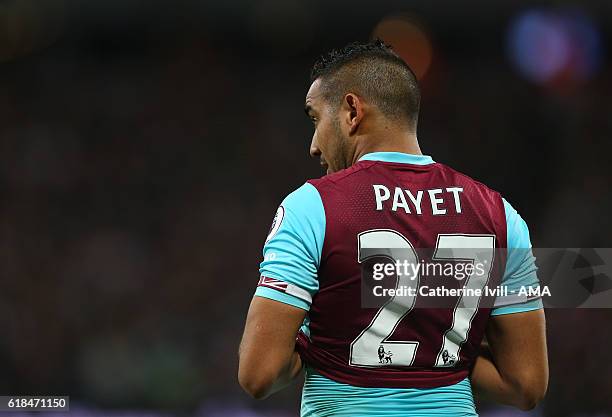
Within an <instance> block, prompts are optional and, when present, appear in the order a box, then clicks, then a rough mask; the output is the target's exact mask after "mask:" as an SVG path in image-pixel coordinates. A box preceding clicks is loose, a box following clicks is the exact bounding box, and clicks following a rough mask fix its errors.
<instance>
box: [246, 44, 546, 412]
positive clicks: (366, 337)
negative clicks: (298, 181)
mask: <svg viewBox="0 0 612 417" xmlns="http://www.w3.org/2000/svg"><path fill="white" fill-rule="evenodd" d="M311 80H312V84H311V86H310V89H309V91H308V93H307V96H306V113H307V114H308V116H309V117H310V118H311V119H312V121H313V123H314V129H315V131H314V135H313V138H312V143H311V147H310V154H311V155H312V156H313V157H318V158H319V159H320V161H321V165H322V166H323V167H324V168H325V169H326V170H327V175H325V176H323V177H322V178H320V179H315V180H309V181H308V182H306V183H305V184H304V185H303V186H301V187H300V188H298V189H297V190H295V191H294V192H292V193H291V194H289V195H288V196H287V197H286V198H285V199H284V201H283V202H282V204H281V205H280V207H279V208H278V211H277V212H276V216H275V217H274V220H273V223H272V227H271V229H270V232H269V235H268V237H267V239H266V243H265V246H264V258H263V262H262V263H261V268H260V272H261V276H260V280H259V285H258V286H257V289H256V291H255V296H254V297H253V300H252V302H251V305H250V308H249V312H248V316H247V321H246V326H245V330H244V335H243V339H242V342H241V345H240V352H239V360H240V365H239V371H238V379H239V382H240V384H241V386H242V387H243V388H244V389H245V390H246V391H247V392H248V393H249V394H251V395H252V396H253V397H255V398H265V397H266V396H268V395H269V394H271V393H273V392H275V391H277V390H279V389H281V388H283V387H285V386H286V385H288V384H289V383H290V382H291V381H292V380H294V379H295V378H296V377H297V376H298V375H301V374H302V370H304V371H305V382H304V388H303V393H302V405H301V415H302V416H317V417H319V416H351V417H355V416H382V417H384V416H442V415H444V416H455V417H457V416H475V415H477V414H476V411H475V406H474V397H473V394H472V389H474V390H475V391H476V392H477V393H478V395H482V396H483V397H488V398H489V399H491V400H493V401H497V402H499V403H503V404H509V405H513V406H516V407H519V408H521V409H530V408H533V407H534V406H535V405H536V404H537V403H538V402H539V401H540V399H542V397H543V396H544V393H545V391H546V387H547V382H548V365H547V353H546V340H545V324H544V314H543V309H542V302H541V300H540V299H539V298H536V299H528V298H526V297H519V296H517V295H516V293H511V294H509V295H500V296H497V297H496V298H494V299H492V300H491V301H492V302H491V304H490V305H489V306H488V307H487V306H484V304H480V305H478V304H473V303H470V301H469V300H467V299H466V300H463V301H462V300H461V299H460V298H456V299H455V301H454V305H453V306H450V307H447V308H423V307H421V308H419V305H420V304H421V303H423V302H424V298H425V297H421V296H420V295H418V294H417V295H413V296H410V295H401V296H400V295H396V296H392V297H390V298H389V299H388V301H387V302H385V303H384V304H382V305H381V306H380V307H379V308H363V307H362V305H361V299H362V298H361V279H362V278H361V277H362V272H363V270H362V266H363V265H362V264H363V262H362V261H365V260H366V259H367V258H368V257H370V256H386V257H387V258H391V259H393V260H398V261H401V260H404V261H406V260H411V262H412V263H413V264H415V263H418V257H419V254H418V253H417V252H416V250H415V248H432V249H444V248H447V249H448V248H474V249H478V250H477V252H478V253H476V252H474V251H473V249H472V252H474V255H473V256H471V260H472V261H474V262H475V261H476V260H478V261H484V263H483V264H484V265H486V264H487V263H486V261H487V260H489V261H490V263H489V265H490V269H489V270H488V271H486V274H485V275H486V276H485V280H484V281H483V279H477V278H475V276H471V277H470V278H469V279H468V280H467V281H466V284H465V285H466V286H469V285H472V286H474V285H476V286H480V287H482V286H484V285H485V284H486V283H487V282H488V283H489V285H491V284H492V283H495V282H499V283H501V284H503V285H504V286H506V287H507V288H508V289H509V290H510V292H512V291H517V290H518V289H520V288H521V287H523V288H527V287H532V286H536V285H537V284H538V280H537V276H536V266H535V264H534V258H533V256H532V254H531V249H530V248H531V243H530V240H529V233H528V229H527V226H526V224H525V222H524V221H523V219H522V218H521V217H520V216H519V215H518V214H517V212H516V210H514V208H512V206H511V205H510V204H509V203H508V202H507V201H506V200H505V199H503V198H502V197H501V196H500V195H499V194H498V193H497V192H495V191H493V190H491V189H489V188H487V187H486V186H484V185H483V184H481V183H479V182H476V181H474V180H473V179H471V178H469V177H468V176H466V175H463V174H461V173H459V172H457V171H455V170H453V169H451V168H449V167H447V166H445V165H443V164H440V163H437V162H434V160H433V159H432V158H431V157H429V156H426V155H423V154H422V153H421V149H420V148H419V144H418V142H417V137H416V125H417V119H418V112H419V102H420V93H419V89H418V86H417V81H416V78H415V76H414V74H413V73H412V71H411V70H410V68H409V67H408V66H407V65H406V63H405V62H404V61H403V60H402V59H401V58H399V57H398V56H397V55H396V54H395V53H394V52H393V51H392V50H391V49H390V47H388V46H386V45H385V44H384V43H382V42H381V41H374V42H370V43H353V44H350V45H348V46H347V47H345V48H343V49H341V50H337V51H332V52H331V53H329V54H327V55H326V56H324V57H322V58H321V59H320V60H319V61H318V62H317V63H316V64H315V66H314V68H313V71H312V76H311ZM506 248H507V256H498V257H497V258H496V261H494V259H493V258H494V257H495V253H496V251H499V250H504V252H505V250H506ZM453 250H455V249H453ZM457 250H458V251H459V254H460V255H461V257H464V258H465V257H466V256H467V257H468V258H470V256H468V255H466V254H467V253H468V252H466V251H463V252H461V249H457ZM466 250H467V251H469V249H466ZM433 258H435V255H434V256H432V259H429V260H428V261H430V262H434V261H435V259H433ZM504 258H505V259H504ZM502 261H503V265H501V263H502ZM493 265H497V266H493ZM500 265H501V266H500ZM397 279H398V280H400V278H399V276H398V278H397ZM487 280H488V281H487ZM496 280H497V281H496ZM410 282H417V283H418V282H419V280H418V279H417V280H413V281H410ZM483 300H484V297H483ZM482 302H483V303H484V301H482ZM485 334H486V340H487V343H488V348H484V347H483V346H484V344H482V341H483V338H484V336H485Z"/></svg>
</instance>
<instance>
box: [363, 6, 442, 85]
mask: <svg viewBox="0 0 612 417" xmlns="http://www.w3.org/2000/svg"><path fill="white" fill-rule="evenodd" d="M372 37H373V38H380V39H382V40H383V41H385V42H386V43H388V44H390V45H391V46H392V47H393V49H394V50H395V52H396V53H397V54H398V55H399V56H401V57H402V59H403V60H404V61H406V63H407V64H408V65H410V68H412V70H413V71H414V73H415V75H416V76H417V78H418V79H419V80H420V79H422V78H423V77H424V76H425V75H426V74H427V71H428V70H429V68H430V66H431V62H432V59H433V48H432V45H431V41H430V39H429V36H428V35H427V34H426V33H425V31H424V30H423V26H422V25H421V24H420V22H418V21H417V20H415V19H414V18H413V17H411V16H404V15H393V16H388V17H385V18H384V19H382V20H381V21H380V22H379V23H378V24H377V25H376V27H375V28H374V30H373V32H372Z"/></svg>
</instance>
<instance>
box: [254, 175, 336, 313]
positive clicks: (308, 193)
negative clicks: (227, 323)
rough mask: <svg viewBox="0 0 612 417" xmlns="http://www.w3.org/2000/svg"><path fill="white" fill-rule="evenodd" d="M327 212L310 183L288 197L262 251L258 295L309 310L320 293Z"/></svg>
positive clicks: (277, 213)
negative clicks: (315, 296)
mask: <svg viewBox="0 0 612 417" xmlns="http://www.w3.org/2000/svg"><path fill="white" fill-rule="evenodd" d="M324 239H325V210H324V208H323V202H322V201H321V196H320V195H319V192H318V191H317V189H316V188H315V187H314V186H313V185H312V184H309V183H306V184H304V185H302V186H301V187H300V188H298V189H297V190H295V191H294V192H292V193H291V194H289V195H288V196H287V197H286V198H285V199H284V200H283V202H282V203H281V205H280V207H279V208H278V210H277V212H276V216H275V218H274V221H273V222H272V227H271V228H270V232H269V235H268V238H267V239H266V243H265V245H264V249H263V256H264V259H263V262H262V263H261V265H260V268H259V272H260V274H261V277H260V280H259V285H258V286H257V290H256V291H255V295H256V296H259V297H265V298H270V299H273V300H276V301H280V302H282V303H285V304H290V305H293V306H295V307H299V308H301V309H304V310H306V311H308V310H310V304H311V303H312V297H313V296H314V295H315V294H316V292H317V291H318V290H319V281H318V270H319V264H320V262H321V251H322V249H323V241H324Z"/></svg>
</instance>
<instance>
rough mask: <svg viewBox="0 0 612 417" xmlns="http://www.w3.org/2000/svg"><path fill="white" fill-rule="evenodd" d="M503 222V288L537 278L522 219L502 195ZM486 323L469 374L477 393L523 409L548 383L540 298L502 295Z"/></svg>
mask: <svg viewBox="0 0 612 417" xmlns="http://www.w3.org/2000/svg"><path fill="white" fill-rule="evenodd" d="M503 203H504V208H505V211H506V224H507V231H508V233H507V236H508V240H507V248H508V252H507V255H508V256H507V261H506V270H505V273H504V277H503V279H502V285H504V286H505V287H506V288H507V289H508V291H509V292H510V293H511V294H512V292H514V293H513V294H516V293H517V292H518V291H519V290H520V289H521V288H522V287H534V286H537V285H538V284H539V281H538V277H537V267H536V264H535V258H534V257H533V254H532V250H531V241H530V238H529V230H528V228H527V224H526V223H525V221H524V220H523V219H522V218H521V216H519V215H518V213H517V212H516V210H515V209H514V208H513V207H512V206H511V205H510V204H509V203H508V202H507V201H505V200H504V201H503ZM494 307H495V308H494V309H493V310H492V312H491V318H490V319H489V323H488V324H487V329H486V336H487V342H488V347H485V348H483V351H482V354H481V355H480V356H479V357H478V358H477V360H476V363H475V366H474V369H473V371H472V375H471V379H472V386H473V387H474V389H475V391H476V394H477V395H478V396H479V397H481V398H488V399H490V400H493V401H496V402H500V403H503V404H508V405H513V406H516V407H519V408H521V409H523V410H528V409H531V408H533V407H535V405H536V404H537V403H538V402H539V401H540V400H541V399H542V398H543V397H544V394H545V393H546V388H547V386H548V357H547V353H546V329H545V319H544V310H543V308H542V300H541V299H539V298H536V299H531V300H529V299H527V298H526V297H524V299H521V297H517V295H510V296H507V297H501V298H498V299H497V300H496V305H495V306H494Z"/></svg>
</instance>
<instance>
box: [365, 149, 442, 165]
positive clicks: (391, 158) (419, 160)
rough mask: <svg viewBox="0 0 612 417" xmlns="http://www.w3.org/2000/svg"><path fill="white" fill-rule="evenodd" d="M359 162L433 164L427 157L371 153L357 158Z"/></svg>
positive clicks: (395, 153) (407, 154)
mask: <svg viewBox="0 0 612 417" xmlns="http://www.w3.org/2000/svg"><path fill="white" fill-rule="evenodd" d="M359 160H360V161H381V162H396V163H401V164H412V165H429V164H433V163H434V160H433V159H431V156H429V155H414V154H410V153H402V152H372V153H368V154H365V155H363V156H362V157H361V158H359Z"/></svg>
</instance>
